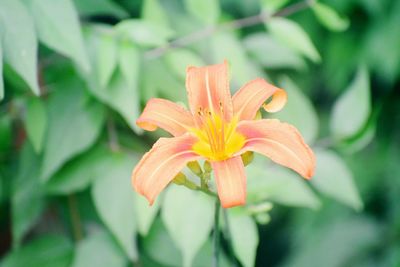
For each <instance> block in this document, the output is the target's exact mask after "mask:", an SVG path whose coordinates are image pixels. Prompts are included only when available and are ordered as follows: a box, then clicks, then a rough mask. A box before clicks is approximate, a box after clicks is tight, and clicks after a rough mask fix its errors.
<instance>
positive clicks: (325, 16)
mask: <svg viewBox="0 0 400 267" xmlns="http://www.w3.org/2000/svg"><path fill="white" fill-rule="evenodd" d="M311 9H312V11H313V12H314V15H315V16H316V17H317V19H318V21H319V22H320V23H321V24H322V25H323V26H324V27H326V28H327V29H329V30H331V31H344V30H346V29H347V28H348V27H349V25H350V21H349V20H348V19H347V18H342V17H340V16H339V15H338V14H337V13H336V11H335V10H334V9H332V8H331V7H330V6H327V5H325V4H322V3H318V2H317V3H315V4H314V5H313V6H312V8H311Z"/></svg>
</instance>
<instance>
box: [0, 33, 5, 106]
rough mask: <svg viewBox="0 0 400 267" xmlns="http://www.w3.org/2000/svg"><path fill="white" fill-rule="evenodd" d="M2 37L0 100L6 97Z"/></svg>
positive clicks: (0, 42) (0, 40)
mask: <svg viewBox="0 0 400 267" xmlns="http://www.w3.org/2000/svg"><path fill="white" fill-rule="evenodd" d="M2 41H3V40H2V39H1V36H0V101H1V100H3V98H4V82H3V48H2V46H3V45H2Z"/></svg>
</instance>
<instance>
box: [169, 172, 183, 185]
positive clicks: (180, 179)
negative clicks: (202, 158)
mask: <svg viewBox="0 0 400 267" xmlns="http://www.w3.org/2000/svg"><path fill="white" fill-rule="evenodd" d="M172 181H173V182H174V183H175V184H177V185H184V184H185V182H186V176H185V175H184V174H183V173H181V172H179V173H178V174H177V175H176V176H175V178H174V180H172Z"/></svg>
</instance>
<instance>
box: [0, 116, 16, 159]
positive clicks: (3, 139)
mask: <svg viewBox="0 0 400 267" xmlns="http://www.w3.org/2000/svg"><path fill="white" fill-rule="evenodd" d="M13 136H14V133H13V130H12V120H11V116H10V115H9V114H8V115H3V114H2V116H1V117H0V155H2V154H3V153H7V152H8V151H9V150H10V149H11V148H12V146H13Z"/></svg>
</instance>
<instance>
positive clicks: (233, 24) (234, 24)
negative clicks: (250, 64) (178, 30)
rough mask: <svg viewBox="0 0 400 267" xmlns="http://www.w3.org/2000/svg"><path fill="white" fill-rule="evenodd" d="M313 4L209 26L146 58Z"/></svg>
mask: <svg viewBox="0 0 400 267" xmlns="http://www.w3.org/2000/svg"><path fill="white" fill-rule="evenodd" d="M313 3H314V0H305V1H302V2H299V3H296V4H293V5H290V6H288V7H286V8H283V9H281V10H280V11H277V12H275V13H272V14H268V13H265V12H261V13H260V14H257V15H254V16H250V17H246V18H242V19H237V20H233V21H229V22H225V23H222V24H219V25H216V26H209V27H207V28H204V29H201V30H199V31H196V32H193V33H190V34H188V35H185V36H182V37H179V38H177V39H175V40H173V41H171V42H169V43H168V44H166V45H165V46H162V47H157V48H154V49H151V50H149V51H147V52H145V53H144V57H145V58H146V59H155V58H158V57H160V56H162V55H163V54H165V53H166V52H168V51H169V50H170V49H173V48H178V47H184V46H187V45H190V44H192V43H195V42H197V41H200V40H202V39H204V38H206V37H208V36H210V35H212V34H214V33H215V32H218V31H221V30H233V29H242V28H245V27H249V26H253V25H257V24H260V23H262V22H264V21H267V20H268V19H270V18H271V17H286V16H289V15H292V14H294V13H297V12H299V11H301V10H304V9H307V8H308V7H309V6H311V5H312V4H313Z"/></svg>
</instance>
